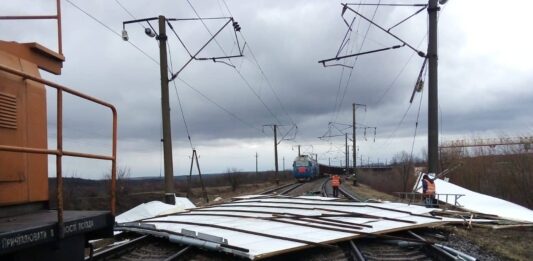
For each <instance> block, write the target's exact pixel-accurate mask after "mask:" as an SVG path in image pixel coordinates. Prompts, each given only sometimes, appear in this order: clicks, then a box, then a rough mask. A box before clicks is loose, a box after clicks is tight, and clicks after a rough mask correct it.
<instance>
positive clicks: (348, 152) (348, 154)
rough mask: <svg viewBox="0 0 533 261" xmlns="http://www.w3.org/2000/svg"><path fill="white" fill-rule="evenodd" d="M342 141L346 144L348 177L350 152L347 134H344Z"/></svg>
mask: <svg viewBox="0 0 533 261" xmlns="http://www.w3.org/2000/svg"><path fill="white" fill-rule="evenodd" d="M344 139H345V143H346V175H348V173H349V170H348V168H350V150H349V149H348V133H344Z"/></svg>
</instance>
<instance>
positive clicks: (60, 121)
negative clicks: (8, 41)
mask: <svg viewBox="0 0 533 261" xmlns="http://www.w3.org/2000/svg"><path fill="white" fill-rule="evenodd" d="M0 71H4V72H7V73H10V74H13V75H17V76H20V77H22V78H23V79H24V80H31V81H35V82H38V83H41V84H44V85H45V86H49V87H52V88H54V89H56V90H57V99H56V104H57V112H56V113H57V124H56V128H57V138H56V140H57V148H56V149H55V150H54V149H41V148H28V147H17V146H7V145H0V151H10V152H22V153H34V154H50V155H55V156H56V182H57V190H56V196H57V220H58V224H59V236H60V237H62V236H63V235H64V227H63V174H62V157H63V156H71V157H80V158H90V159H100V160H110V161H111V187H110V194H111V202H110V209H111V214H112V215H115V200H116V199H115V196H116V195H115V186H116V172H117V110H116V109H115V107H114V106H113V105H111V104H109V103H107V102H104V101H101V100H99V99H96V98H94V97H91V96H89V95H85V94H83V93H81V92H78V91H75V90H73V89H70V88H67V87H65V86H62V85H59V84H57V83H54V82H51V81H47V80H44V79H41V78H38V77H35V76H33V75H29V74H27V73H24V72H21V71H18V70H14V69H12V68H9V67H6V66H3V65H0ZM63 92H66V93H69V94H72V95H74V96H77V97H80V98H82V99H85V100H88V101H92V102H94V103H97V104H100V105H102V106H105V107H108V108H109V109H111V112H112V114H113V144H112V152H111V156H109V155H97V154H87V153H80V152H73V151H65V150H63Z"/></svg>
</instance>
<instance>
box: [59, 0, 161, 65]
mask: <svg viewBox="0 0 533 261" xmlns="http://www.w3.org/2000/svg"><path fill="white" fill-rule="evenodd" d="M65 1H67V3H69V4H71V5H72V6H74V7H75V8H76V9H78V10H80V11H81V12H82V13H84V14H85V15H87V16H88V17H90V18H91V19H93V20H94V21H96V22H97V23H99V24H100V25H101V26H103V27H104V28H106V29H107V30H109V31H110V32H111V33H113V34H115V35H116V36H118V37H120V38H121V39H122V35H120V34H119V33H118V32H116V31H115V30H113V29H112V28H111V27H109V26H107V25H106V24H104V23H103V22H102V21H100V20H99V19H98V18H96V17H94V16H92V15H91V14H90V13H88V12H87V11H85V10H83V9H82V8H81V7H79V6H77V5H76V4H74V3H73V2H71V1H70V0H65ZM128 43H129V44H130V45H131V46H133V47H135V49H137V51H139V52H141V53H142V54H144V56H146V57H148V59H150V60H152V61H153V62H154V63H155V64H157V65H159V62H158V61H157V60H156V59H155V58H154V57H152V56H150V55H149V54H148V53H146V52H145V51H144V50H142V49H141V48H140V47H138V46H137V45H135V44H134V43H132V42H131V41H128Z"/></svg>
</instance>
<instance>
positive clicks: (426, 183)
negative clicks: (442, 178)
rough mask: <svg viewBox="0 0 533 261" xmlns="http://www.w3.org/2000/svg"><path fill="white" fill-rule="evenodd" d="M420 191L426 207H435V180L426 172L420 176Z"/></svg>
mask: <svg viewBox="0 0 533 261" xmlns="http://www.w3.org/2000/svg"><path fill="white" fill-rule="evenodd" d="M422 193H423V197H424V204H425V205H426V207H428V208H432V207H435V205H436V203H437V200H436V199H435V193H436V189H435V182H434V181H433V179H431V178H430V177H429V176H428V175H426V174H425V175H424V176H423V177H422Z"/></svg>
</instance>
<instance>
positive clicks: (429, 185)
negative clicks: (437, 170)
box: [422, 179, 435, 195]
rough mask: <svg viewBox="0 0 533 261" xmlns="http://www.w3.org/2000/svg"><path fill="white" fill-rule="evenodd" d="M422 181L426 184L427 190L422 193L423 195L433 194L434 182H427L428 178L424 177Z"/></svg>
mask: <svg viewBox="0 0 533 261" xmlns="http://www.w3.org/2000/svg"><path fill="white" fill-rule="evenodd" d="M422 181H424V182H425V183H426V185H427V188H428V189H427V190H426V192H425V193H424V194H425V195H434V194H435V183H434V182H433V183H431V182H429V181H428V180H426V179H423V180H422Z"/></svg>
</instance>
